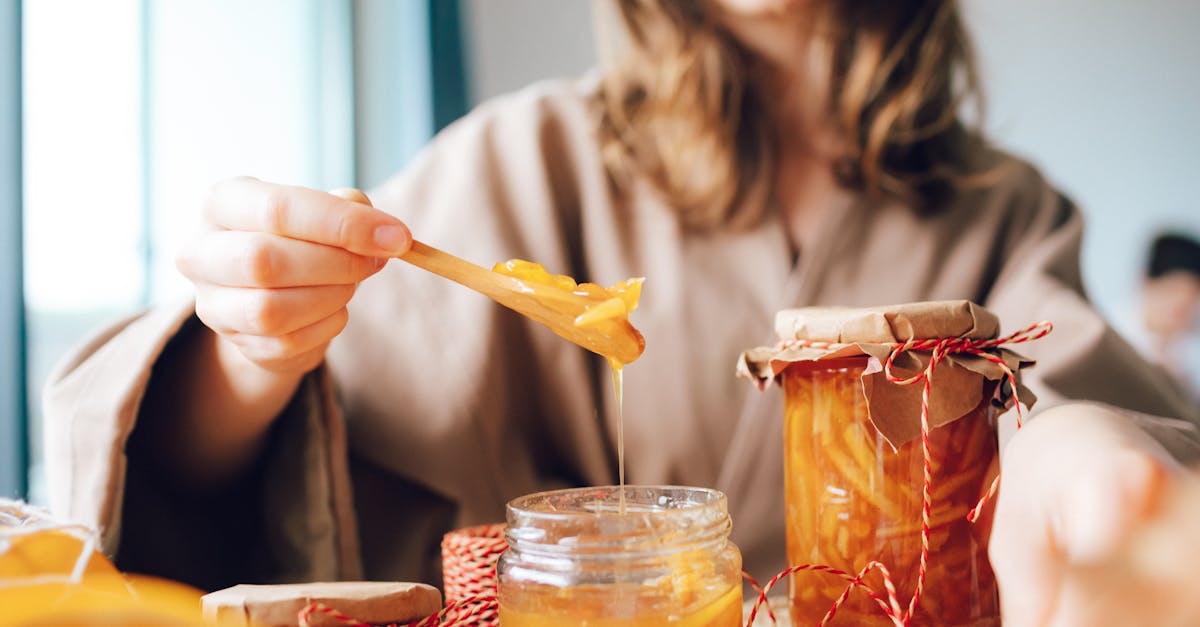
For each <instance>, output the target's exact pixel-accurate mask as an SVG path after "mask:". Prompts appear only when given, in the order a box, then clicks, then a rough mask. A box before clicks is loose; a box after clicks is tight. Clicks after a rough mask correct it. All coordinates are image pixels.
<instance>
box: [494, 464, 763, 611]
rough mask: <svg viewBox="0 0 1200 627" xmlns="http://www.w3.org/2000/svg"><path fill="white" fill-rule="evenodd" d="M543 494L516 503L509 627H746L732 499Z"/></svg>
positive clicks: (506, 569) (507, 588) (650, 490)
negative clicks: (728, 502) (730, 510)
mask: <svg viewBox="0 0 1200 627" xmlns="http://www.w3.org/2000/svg"><path fill="white" fill-rule="evenodd" d="M619 501H620V494H619V493H618V488H616V487H612V486H609V487H598V488H579V489H571V490H558V491H553V492H542V493H538V494H532V495H529V496H525V497H522V498H519V499H516V500H514V501H512V502H510V503H509V504H508V514H507V518H508V532H507V534H508V535H507V539H508V545H509V549H508V551H507V552H505V553H504V555H502V556H501V557H500V563H499V564H498V568H497V572H498V578H499V597H500V624H502V625H504V627H557V626H564V625H588V626H594V627H641V626H647V627H648V626H651V625H665V624H671V625H678V626H679V627H738V626H740V625H741V621H742V578H741V568H742V566H741V562H742V560H741V554H740V553H739V552H738V550H737V547H735V546H734V545H733V544H732V543H731V542H730V541H729V531H730V527H731V523H730V519H729V514H728V511H727V509H726V503H725V496H724V495H723V494H721V493H720V492H717V491H715V490H707V489H701V488H683V487H643V486H627V487H625V513H624V514H622V513H621V512H620V511H619V510H620V502H619Z"/></svg>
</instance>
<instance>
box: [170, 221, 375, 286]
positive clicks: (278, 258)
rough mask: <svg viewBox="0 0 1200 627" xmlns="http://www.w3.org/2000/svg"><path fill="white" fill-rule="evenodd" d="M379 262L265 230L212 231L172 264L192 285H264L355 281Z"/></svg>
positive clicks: (307, 284)
mask: <svg viewBox="0 0 1200 627" xmlns="http://www.w3.org/2000/svg"><path fill="white" fill-rule="evenodd" d="M384 261H385V259H382V258H379V257H366V256H363V255H358V254H355V253H352V252H348V251H346V250H344V249H341V248H337V247H334V246H327V245H324V244H315V243H312V242H305V241H301V240H296V239H289V238H287V237H282V236H279V235H272V234H268V233H256V232H246V231H213V232H209V233H207V234H206V235H205V236H204V237H202V238H200V239H199V240H197V241H196V242H195V243H193V244H192V245H191V246H190V247H188V248H187V249H185V250H184V251H183V252H182V253H181V254H180V255H179V257H178V258H177V260H176V265H177V266H178V268H179V270H180V272H182V273H183V274H184V276H186V277H187V278H189V279H190V280H191V281H192V282H193V283H196V284H203V283H207V284H212V285H224V286H228V287H259V288H264V287H268V288H269V287H299V286H311V285H338V284H353V283H358V282H359V281H362V280H363V279H365V278H367V277H369V276H371V275H372V274H374V273H375V272H377V271H378V270H379V269H380V268H382V267H383V264H384Z"/></svg>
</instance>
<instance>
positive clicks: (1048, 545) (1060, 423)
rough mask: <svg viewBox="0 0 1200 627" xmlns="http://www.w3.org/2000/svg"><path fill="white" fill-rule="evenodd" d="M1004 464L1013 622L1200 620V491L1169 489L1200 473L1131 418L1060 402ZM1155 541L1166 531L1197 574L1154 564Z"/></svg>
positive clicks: (1002, 554) (999, 518) (1004, 565)
mask: <svg viewBox="0 0 1200 627" xmlns="http://www.w3.org/2000/svg"><path fill="white" fill-rule="evenodd" d="M1002 467H1003V474H1002V477H1003V478H1002V479H1001V484H1000V497H999V500H998V502H997V505H996V517H995V524H994V527H993V531H992V537H991V543H990V555H991V560H992V567H993V568H994V570H995V572H996V577H997V580H998V581H999V584H1000V598H1001V606H1002V610H1003V619H1004V624H1005V625H1016V626H1018V627H1026V626H1038V627H1041V626H1043V625H1052V626H1064V627H1065V626H1073V625H1087V626H1089V627H1098V626H1104V625H1112V626H1122V627H1123V626H1128V625H1156V626H1159V625H1197V624H1200V599H1198V598H1197V597H1198V596H1200V595H1197V593H1196V590H1197V583H1196V581H1197V577H1196V574H1195V573H1192V572H1189V571H1190V570H1191V569H1192V568H1196V567H1200V513H1198V512H1200V492H1195V491H1193V492H1190V493H1185V494H1182V495H1175V493H1174V492H1172V491H1170V490H1168V489H1167V488H1169V487H1172V486H1173V485H1174V484H1179V483H1182V482H1183V479H1184V478H1185V477H1187V476H1188V475H1186V473H1184V471H1182V470H1181V469H1179V468H1178V467H1176V466H1175V465H1174V463H1173V462H1172V461H1170V459H1169V458H1168V457H1167V455H1166V454H1165V452H1164V451H1163V450H1162V449H1161V448H1160V447H1159V446H1158V445H1157V443H1155V442H1153V441H1152V440H1150V439H1149V438H1148V437H1147V436H1145V435H1144V434H1142V433H1141V432H1140V431H1139V430H1138V429H1137V427H1136V426H1135V425H1133V424H1132V423H1131V421H1130V419H1129V418H1128V417H1126V416H1122V415H1120V414H1117V413H1115V412H1114V411H1112V410H1109V409H1106V408H1103V407H1100V406H1093V405H1068V406H1062V407H1058V408H1054V409H1051V410H1048V411H1046V412H1044V413H1043V414H1041V415H1040V416H1038V417H1037V419H1036V420H1032V421H1030V423H1029V424H1028V425H1027V426H1026V427H1025V428H1024V429H1021V430H1020V431H1018V433H1017V435H1016V436H1014V437H1013V440H1012V441H1011V443H1010V444H1009V446H1008V447H1007V449H1006V450H1005V455H1004V460H1003V464H1002ZM1164 494H1171V495H1172V496H1171V497H1169V498H1167V499H1166V502H1167V503H1168V504H1173V505H1172V506H1171V507H1164V506H1163V503H1164V498H1163V496H1164ZM1180 504H1182V505H1183V507H1182V508H1180V507H1176V506H1177V505H1180ZM1189 504H1190V505H1189ZM1165 512H1166V513H1165ZM1169 512H1176V513H1169ZM1179 512H1182V513H1179ZM1152 530H1157V531H1152ZM1147 538H1157V539H1158V540H1157V544H1156V545H1155V546H1157V547H1159V549H1161V546H1162V545H1163V542H1164V541H1163V538H1166V541H1165V542H1166V543H1167V544H1168V545H1169V546H1173V547H1174V550H1176V551H1178V553H1177V554H1176V556H1177V558H1178V559H1175V560H1172V559H1171V558H1170V557H1167V559H1166V561H1167V563H1168V564H1169V563H1172V562H1173V563H1175V564H1177V565H1178V564H1179V560H1183V564H1185V565H1186V566H1187V568H1185V569H1183V570H1184V572H1186V573H1187V575H1186V576H1180V573H1179V572H1178V569H1175V570H1172V569H1170V568H1166V569H1163V568H1150V567H1147V566H1146V564H1147V563H1156V562H1155V560H1158V562H1157V563H1161V562H1162V558H1163V554H1162V551H1161V550H1159V551H1158V554H1154V551H1155V550H1156V549H1154V548H1153V547H1151V548H1149V549H1148V548H1146V547H1145V546H1143V545H1144V544H1145V541H1146V539H1147ZM1167 555H1170V550H1168V552H1167ZM1147 560H1149V562H1148V561H1147Z"/></svg>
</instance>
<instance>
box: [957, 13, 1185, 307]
mask: <svg viewBox="0 0 1200 627" xmlns="http://www.w3.org/2000/svg"><path fill="white" fill-rule="evenodd" d="M965 9H966V14H967V16H968V21H969V22H970V24H971V27H972V29H973V30H974V32H975V35H976V44H977V47H978V50H979V53H980V57H981V60H982V68H983V71H984V77H985V80H986V84H987V95H988V103H989V112H988V120H987V127H988V128H989V129H990V131H991V133H992V135H993V137H995V138H997V139H998V140H999V141H1000V143H1001V144H1002V145H1004V146H1006V147H1008V148H1010V149H1011V150H1013V151H1015V152H1018V153H1020V154H1022V155H1025V156H1027V157H1028V158H1030V159H1032V160H1033V161H1034V162H1035V163H1036V164H1038V165H1039V166H1040V167H1041V168H1042V171H1043V172H1044V173H1045V174H1046V175H1047V176H1048V177H1049V178H1050V179H1051V180H1052V181H1053V182H1054V183H1056V184H1057V185H1058V186H1059V187H1060V188H1061V189H1062V190H1063V191H1065V192H1066V193H1067V194H1069V195H1070V196H1071V197H1072V198H1073V199H1074V200H1075V201H1076V203H1078V204H1079V205H1080V206H1081V207H1082V208H1083V209H1084V211H1085V212H1086V215H1087V218H1088V232H1087V235H1086V239H1085V249H1084V275H1085V279H1086V281H1087V284H1088V288H1089V291H1090V292H1091V296H1092V298H1093V299H1094V300H1095V301H1096V302H1097V303H1098V305H1099V306H1100V307H1101V309H1102V310H1104V311H1105V312H1106V313H1108V314H1109V315H1110V316H1115V317H1118V318H1122V317H1124V316H1125V315H1127V314H1128V312H1129V310H1131V309H1133V308H1134V307H1133V303H1132V299H1134V298H1135V297H1136V294H1137V285H1138V281H1139V277H1140V272H1141V268H1142V266H1143V264H1144V263H1145V249H1146V246H1147V244H1148V242H1149V240H1150V238H1151V237H1152V236H1153V234H1154V232H1155V231H1156V230H1157V229H1159V228H1163V227H1175V228H1183V229H1185V230H1189V231H1191V232H1192V233H1193V234H1195V235H1200V176H1198V175H1197V173H1200V38H1198V37H1197V36H1196V33H1197V32H1200V2H1193V1H1191V0H1142V1H1140V2H1127V1H1125V0H1055V2H1041V1H1039V0H1005V1H1004V2H996V1H994V0H969V1H968V2H967V3H966V4H965Z"/></svg>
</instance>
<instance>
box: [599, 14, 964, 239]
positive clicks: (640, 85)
mask: <svg viewBox="0 0 1200 627" xmlns="http://www.w3.org/2000/svg"><path fill="white" fill-rule="evenodd" d="M709 4H710V2H708V1H705V0H616V6H617V9H618V15H619V22H620V24H621V25H622V26H623V31H624V34H625V39H627V40H628V41H627V42H626V45H625V46H624V48H625V50H624V52H625V54H623V55H622V56H621V57H620V58H618V59H616V60H614V61H613V66H612V67H610V68H608V69H607V71H606V72H605V76H604V82H603V88H602V91H601V105H602V107H601V109H602V116H601V122H600V125H601V126H600V131H601V142H602V146H603V150H604V156H605V161H606V163H607V164H608V166H609V169H610V170H611V171H612V172H613V173H614V175H615V176H616V177H617V180H618V181H622V180H628V177H629V175H631V174H632V173H633V172H635V171H636V172H637V173H639V174H641V175H643V176H646V177H648V178H649V179H650V180H651V181H652V182H653V183H654V184H655V185H656V186H657V187H658V188H659V189H660V190H662V191H663V192H664V193H665V194H666V195H667V196H668V197H669V198H670V199H671V202H672V203H673V204H674V205H675V206H676V207H677V208H678V209H679V211H680V212H681V214H682V217H683V219H684V222H685V223H686V224H688V225H690V226H693V227H699V228H711V227H715V226H720V225H739V224H748V223H753V222H754V221H756V220H757V218H758V217H760V215H761V213H762V209H763V208H765V207H766V206H768V203H767V202H766V201H767V199H768V198H769V197H770V194H771V190H772V187H773V183H774V177H775V161H776V159H775V145H774V141H773V139H772V136H771V128H770V116H769V114H768V112H769V106H767V105H768V104H769V103H766V102H764V101H763V98H764V96H763V95H762V94H761V93H760V90H758V89H756V88H755V84H754V80H753V78H752V76H751V67H750V53H749V52H747V51H746V50H745V49H744V48H743V47H742V46H740V45H739V44H738V43H737V41H736V40H735V39H734V37H733V36H732V35H730V34H729V33H728V32H726V31H724V30H723V29H722V28H721V26H720V24H719V23H718V20H716V19H715V18H714V14H713V9H712V8H710V7H709ZM809 11H810V13H811V14H812V15H813V16H814V18H813V19H816V20H819V23H818V24H817V25H816V27H815V28H814V29H813V30H814V32H819V33H822V36H820V37H815V38H814V40H813V41H812V42H811V51H812V54H813V55H815V56H813V57H811V58H812V59H820V60H821V62H822V63H826V64H828V67H826V68H825V73H826V74H828V76H829V77H830V78H829V91H828V93H829V101H828V102H827V103H826V105H827V107H828V110H827V116H828V118H829V119H830V120H832V121H833V122H834V123H836V124H837V131H838V133H839V135H840V136H841V137H842V139H843V145H844V150H843V151H842V154H841V155H840V158H838V159H837V160H836V162H835V165H834V172H835V174H836V176H837V180H838V182H839V183H840V184H841V185H843V186H844V187H848V188H852V189H857V190H861V191H864V192H866V193H868V194H871V195H875V196H890V197H894V198H898V199H900V200H902V201H904V202H907V203H909V204H910V205H912V206H913V207H914V208H916V209H918V210H931V209H933V208H936V206H937V204H938V202H939V197H940V193H941V192H943V191H945V190H946V189H948V187H949V186H951V185H953V184H955V183H956V182H958V181H959V180H961V179H964V178H966V177H967V175H968V168H969V165H968V162H969V158H968V156H969V144H970V142H971V141H972V138H973V137H974V136H975V135H974V134H973V133H969V132H968V131H967V130H966V129H965V128H964V127H963V125H962V124H961V123H960V121H959V116H958V112H959V109H960V108H961V104H962V102H963V100H964V98H967V97H969V96H972V95H977V94H978V82H977V77H976V72H975V68H974V63H973V60H972V57H971V51H970V46H969V43H968V39H967V34H966V31H965V28H964V27H963V24H962V21H961V18H960V16H959V13H958V9H957V6H956V4H955V2H954V1H953V0H817V1H816V4H815V5H813V6H810V7H809ZM797 62H801V60H800V59H798V60H797ZM976 102H978V99H977V100H976Z"/></svg>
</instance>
